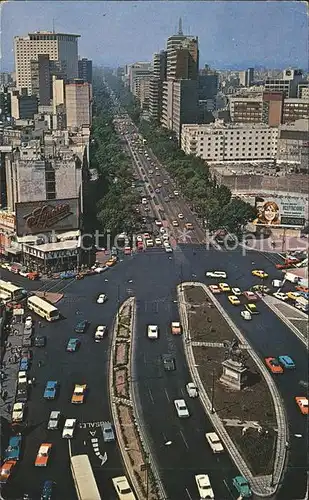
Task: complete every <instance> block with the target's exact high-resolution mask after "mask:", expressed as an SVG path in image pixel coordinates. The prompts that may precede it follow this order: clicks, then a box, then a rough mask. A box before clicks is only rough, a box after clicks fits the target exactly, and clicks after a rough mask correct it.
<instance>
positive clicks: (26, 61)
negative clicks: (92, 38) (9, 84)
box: [14, 31, 80, 95]
mask: <svg viewBox="0 0 309 500" xmlns="http://www.w3.org/2000/svg"><path fill="white" fill-rule="evenodd" d="M79 36H80V35H71V34H65V33H53V32H50V31H38V32H34V33H28V35H26V36H16V37H15V38H14V53H15V71H16V87H17V88H18V89H22V88H27V89H28V94H29V95H31V94H32V85H31V61H33V60H36V59H37V58H38V56H39V55H43V54H44V55H48V56H49V59H50V60H51V61H59V62H60V64H61V66H62V68H63V69H64V71H65V74H66V77H67V78H68V79H72V78H77V76H78V50H77V40H78V38H79Z"/></svg>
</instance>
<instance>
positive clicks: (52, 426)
mask: <svg viewBox="0 0 309 500" xmlns="http://www.w3.org/2000/svg"><path fill="white" fill-rule="evenodd" d="M60 417H61V413H60V411H59V410H53V411H51V412H50V415H49V420H48V424H47V429H48V430H49V431H54V430H58V429H59V424H60Z"/></svg>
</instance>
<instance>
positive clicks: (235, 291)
mask: <svg viewBox="0 0 309 500" xmlns="http://www.w3.org/2000/svg"><path fill="white" fill-rule="evenodd" d="M232 292H233V294H234V295H236V296H239V295H241V289H240V288H232Z"/></svg>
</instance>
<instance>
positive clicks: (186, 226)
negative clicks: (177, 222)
mask: <svg viewBox="0 0 309 500" xmlns="http://www.w3.org/2000/svg"><path fill="white" fill-rule="evenodd" d="M185 228H186V229H187V230H188V231H193V229H194V227H193V224H192V223H191V222H186V224H185Z"/></svg>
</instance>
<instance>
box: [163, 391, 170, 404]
mask: <svg viewBox="0 0 309 500" xmlns="http://www.w3.org/2000/svg"><path fill="white" fill-rule="evenodd" d="M164 392H165V395H166V397H167V400H168V402H169V403H170V402H171V400H170V397H169V395H168V392H167V390H166V389H164Z"/></svg>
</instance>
